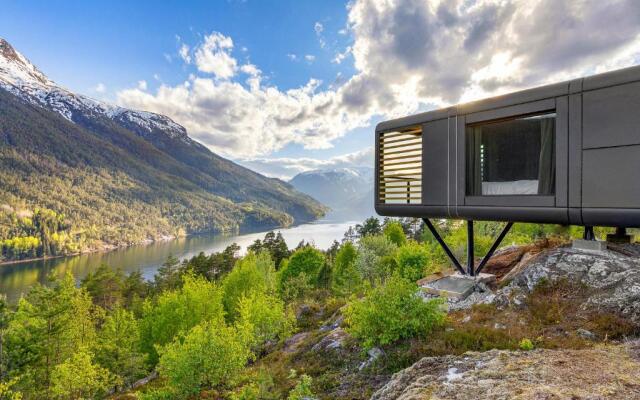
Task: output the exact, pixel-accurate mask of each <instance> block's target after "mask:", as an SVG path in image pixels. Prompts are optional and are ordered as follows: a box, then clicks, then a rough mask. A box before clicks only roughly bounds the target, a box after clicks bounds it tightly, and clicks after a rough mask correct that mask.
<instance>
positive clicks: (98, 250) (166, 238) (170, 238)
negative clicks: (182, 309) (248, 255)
mask: <svg viewBox="0 0 640 400" xmlns="http://www.w3.org/2000/svg"><path fill="white" fill-rule="evenodd" d="M321 220H322V218H317V219H314V220H310V221H302V222H300V223H299V224H292V225H289V226H278V227H269V228H267V230H262V229H263V228H256V229H246V230H242V229H238V230H237V231H236V232H233V231H228V232H218V233H216V232H197V233H191V234H188V235H184V236H173V235H166V236H162V237H161V238H158V239H151V240H149V239H146V240H143V241H141V242H138V243H130V244H125V245H120V246H117V245H105V246H104V247H103V248H95V249H90V250H85V251H80V252H77V253H71V254H63V255H56V256H43V257H34V258H24V259H21V260H9V261H0V268H2V267H4V266H8V265H16V264H22V263H29V262H34V261H47V260H55V259H58V258H66V257H77V256H81V255H83V254H94V253H109V252H112V251H115V250H123V249H126V248H129V247H133V246H148V245H151V244H154V243H160V242H172V241H174V240H177V239H181V238H187V237H193V236H198V235H207V234H214V235H221V236H225V235H234V234H235V235H243V234H250V233H258V232H265V233H267V232H271V231H277V230H279V229H288V228H294V227H296V226H301V225H305V224H312V223H315V222H318V221H321Z"/></svg>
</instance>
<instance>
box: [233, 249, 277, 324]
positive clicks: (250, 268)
mask: <svg viewBox="0 0 640 400" xmlns="http://www.w3.org/2000/svg"><path fill="white" fill-rule="evenodd" d="M263 254H265V253H263ZM263 257H264V255H261V256H260V258H259V257H257V256H256V255H255V254H253V253H249V254H247V255H246V256H245V257H244V258H243V259H241V260H239V261H238V262H237V263H236V266H235V267H234V268H233V270H231V272H229V274H228V275H227V276H226V277H225V278H224V280H223V281H222V288H223V290H224V297H223V298H222V303H223V304H224V310H225V311H226V313H227V321H229V322H233V321H235V320H236V319H237V318H238V303H239V302H240V299H241V298H242V297H248V296H250V295H251V294H252V293H260V294H264V293H266V292H267V289H268V287H267V286H268V285H267V279H268V276H269V274H270V272H268V268H270V267H271V266H272V265H265V264H266V263H265V260H264V259H262V258H263ZM267 257H268V255H267ZM258 259H261V262H260V265H261V269H262V271H261V270H260V269H258V262H257V261H258Z"/></svg>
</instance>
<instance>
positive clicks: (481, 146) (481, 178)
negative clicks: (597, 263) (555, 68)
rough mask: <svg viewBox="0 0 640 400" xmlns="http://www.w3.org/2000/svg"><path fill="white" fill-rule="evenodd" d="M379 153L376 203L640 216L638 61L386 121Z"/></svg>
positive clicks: (405, 210) (385, 211) (607, 221)
mask: <svg viewBox="0 0 640 400" xmlns="http://www.w3.org/2000/svg"><path fill="white" fill-rule="evenodd" d="M375 154H376V160H375V174H376V179H375V208H376V211H377V212H378V213H379V214H380V215H384V216H398V217H399V216H404V217H420V218H423V219H424V220H425V223H426V224H427V226H431V227H432V226H433V225H432V224H431V223H430V222H429V218H452V219H463V220H467V221H469V224H470V225H471V229H470V230H469V232H470V235H472V234H473V228H472V223H473V221H474V220H488V221H506V222H508V224H507V227H508V228H510V226H511V223H513V222H534V223H551V224H562V225H581V226H584V227H585V238H586V239H593V229H592V227H593V226H610V227H617V228H619V229H620V231H622V232H623V231H624V228H627V227H640V66H638V67H631V68H626V69H622V70H617V71H612V72H607V73H604V74H599V75H593V76H589V77H585V78H580V79H575V80H572V81H568V82H562V83H556V84H551V85H546V86H542V87H537V88H533V89H528V90H524V91H520V92H516V93H511V94H507V95H503V96H498V97H493V98H488V99H484V100H480V101H475V102H471V103H467V104H460V105H456V106H452V107H448V108H443V109H440V110H434V111H429V112H425V113H421V114H416V115H411V116H407V117H403V118H398V119H393V120H390V121H385V122H381V123H380V124H378V125H377V126H376V131H375ZM431 227H430V229H431ZM508 228H506V229H507V230H508ZM432 232H435V230H432ZM504 233H505V234H506V232H504ZM434 234H435V233H434ZM436 238H437V239H438V237H436ZM471 245H472V238H471ZM489 256H490V255H489ZM467 272H468V271H467Z"/></svg>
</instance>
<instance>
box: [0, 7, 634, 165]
mask: <svg viewBox="0 0 640 400" xmlns="http://www.w3.org/2000/svg"><path fill="white" fill-rule="evenodd" d="M605 3H606V4H605ZM0 9H2V13H1V14H0V37H4V38H5V39H7V40H8V41H9V42H10V43H12V44H13V45H14V47H15V48H16V49H18V51H20V52H21V53H23V54H24V55H25V56H26V57H27V58H29V59H30V60H31V61H32V62H33V63H34V64H35V65H36V66H38V68H40V69H41V70H42V71H43V72H44V73H45V74H47V75H48V76H49V77H50V78H51V79H53V80H54V81H56V82H58V83H59V84H61V85H62V86H65V87H67V88H69V89H71V90H73V91H76V92H79V93H83V94H86V95H89V96H92V97H96V98H99V99H103V100H107V101H110V102H114V103H118V104H121V105H123V106H128V107H132V108H137V109H145V110H149V111H155V112H159V113H163V114H166V115H168V116H170V117H172V118H173V119H175V120H176V121H177V122H179V123H180V124H182V125H184V126H185V127H186V128H187V129H188V131H189V133H190V135H191V136H192V137H194V138H196V139H197V140H199V141H201V142H202V143H204V144H206V145H207V146H209V147H210V148H211V149H212V150H213V151H216V152H218V153H220V154H222V155H224V156H227V157H230V158H232V159H234V160H236V161H239V162H241V163H243V164H245V165H248V166H250V167H252V168H254V169H257V170H259V171H261V172H264V173H266V174H269V175H274V176H281V177H290V176H291V175H293V174H295V173H297V172H300V171H303V170H307V169H312V168H328V167H335V166H349V165H371V163H372V158H371V154H372V151H371V145H372V132H373V126H374V125H375V123H376V122H378V121H380V120H381V119H385V118H391V117H397V116H401V115H406V114H409V113H414V112H418V111H423V110H427V109H431V108H435V107H438V106H444V105H447V104H451V103H456V102H459V101H466V100H471V99H477V98H480V97H484V96H490V95H494V94H498V93H504V92H508V91H513V90H518V89H521V88H525V87H530V86H533V85H538V84H543V83H548V82H553V81H559V80H563V79H569V78H572V77H577V76H581V75H584V74H590V73H594V72H601V71H606V70H610V69H615V68H619V67H624V66H628V65H634V64H638V62H639V61H640V2H638V1H635V0H615V1H613V2H600V1H595V0H585V2H580V3H579V2H575V1H556V0H531V1H528V2H518V1H513V2H512V1H508V0H504V1H503V0H501V1H497V0H495V1H494V0H451V1H442V2H440V1H435V0H434V1H424V0H388V1H382V0H353V1H352V2H351V3H350V4H349V5H347V3H346V2H344V1H300V0H298V1H267V0H260V1H258V0H244V1H236V0H227V1H189V2H177V1H153V2H152V1H108V2H107V1H91V2H87V1H69V0H67V1H58V0H54V1H2V4H0ZM611 26H616V30H615V31H611V29H610V27H611Z"/></svg>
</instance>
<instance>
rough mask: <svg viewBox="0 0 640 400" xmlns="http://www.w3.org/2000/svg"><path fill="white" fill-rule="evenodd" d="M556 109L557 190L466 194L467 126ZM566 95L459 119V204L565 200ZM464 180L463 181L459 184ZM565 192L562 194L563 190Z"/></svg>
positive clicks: (529, 204) (532, 204) (545, 204)
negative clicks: (502, 193)
mask: <svg viewBox="0 0 640 400" xmlns="http://www.w3.org/2000/svg"><path fill="white" fill-rule="evenodd" d="M545 113H555V114H556V117H555V138H554V139H555V158H556V160H555V161H556V177H555V190H554V192H555V193H554V194H545V195H539V194H527V195H523V194H504V195H468V194H467V182H466V180H467V176H466V167H467V154H466V151H467V148H466V146H467V126H473V125H479V124H484V123H493V122H499V121H506V120H512V119H517V118H518V117H526V116H532V115H536V114H545ZM567 117H568V106H567V98H566V97H562V98H558V99H555V98H552V99H546V100H539V101H534V102H530V103H524V104H518V105H513V106H507V107H501V108H496V109H492V110H487V111H480V112H476V113H470V114H466V115H464V116H463V118H460V120H459V121H458V127H457V128H458V135H457V136H458V149H457V155H458V157H457V158H458V162H457V168H458V173H457V176H458V180H459V182H458V183H459V185H457V190H458V197H459V198H460V199H462V204H458V205H459V206H495V207H556V206H566V204H564V205H563V204H558V203H559V202H558V198H559V197H564V198H565V203H566V193H565V192H566V167H567V165H566V163H567V154H566V153H567V146H568V144H567V126H568V124H567ZM460 183H461V184H460ZM563 193H564V194H565V196H562V194H563Z"/></svg>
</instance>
